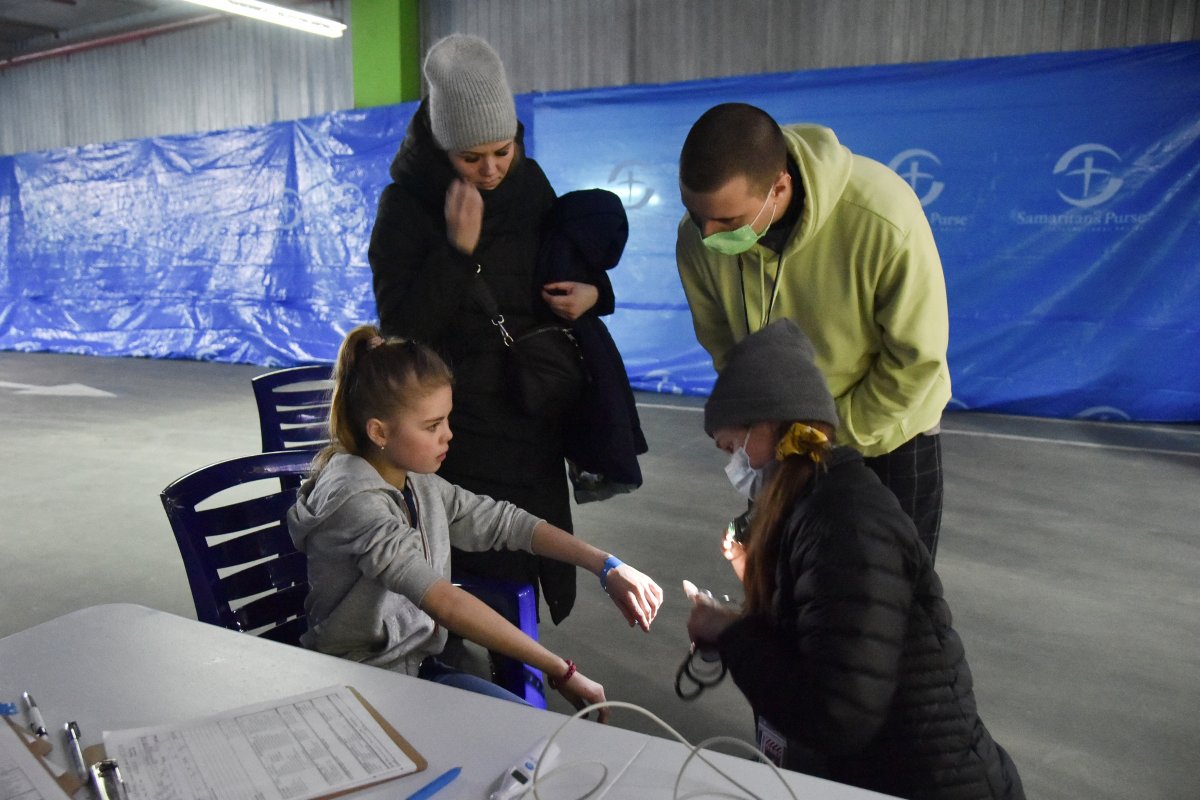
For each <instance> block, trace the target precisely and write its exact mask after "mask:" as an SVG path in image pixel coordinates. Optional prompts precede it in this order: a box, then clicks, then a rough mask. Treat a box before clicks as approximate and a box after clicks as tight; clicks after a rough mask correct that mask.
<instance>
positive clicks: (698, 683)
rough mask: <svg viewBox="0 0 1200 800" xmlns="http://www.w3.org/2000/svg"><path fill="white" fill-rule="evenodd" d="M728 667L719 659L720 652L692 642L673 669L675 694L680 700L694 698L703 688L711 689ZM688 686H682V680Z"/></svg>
mask: <svg viewBox="0 0 1200 800" xmlns="http://www.w3.org/2000/svg"><path fill="white" fill-rule="evenodd" d="M727 672H729V668H728V667H726V666H725V662H724V661H722V660H721V654H720V653H718V652H717V651H716V650H715V649H713V648H709V647H697V646H696V644H695V642H693V643H692V648H691V650H689V651H688V654H687V657H686V658H684V659H683V663H682V664H680V665H679V669H678V670H676V671H675V694H677V695H679V699H680V700H695V699H696V698H697V697H699V696H700V695H701V694H703V693H704V690H705V689H711V688H712V687H714V686H716V685H717V684H718V683H720V682H721V681H723V680H724V679H725V674H726V673H727ZM685 679H686V680H687V681H689V682H690V684H691V685H690V686H687V687H686V688H685V687H684V685H683V684H684V680H685Z"/></svg>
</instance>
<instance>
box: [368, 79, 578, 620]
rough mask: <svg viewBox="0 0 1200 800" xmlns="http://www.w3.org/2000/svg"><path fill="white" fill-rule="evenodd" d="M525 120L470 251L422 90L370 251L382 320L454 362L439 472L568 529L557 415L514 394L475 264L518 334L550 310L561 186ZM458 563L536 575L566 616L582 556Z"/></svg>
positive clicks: (505, 556)
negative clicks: (535, 155)
mask: <svg viewBox="0 0 1200 800" xmlns="http://www.w3.org/2000/svg"><path fill="white" fill-rule="evenodd" d="M522 136H523V131H522V130H520V129H519V130H518V132H517V141H516V147H517V152H516V155H515V157H514V160H513V164H512V166H511V167H510V168H509V171H508V174H507V176H506V177H505V179H504V180H503V181H502V182H501V183H500V185H499V186H498V187H496V189H494V190H492V191H485V192H482V194H483V202H484V217H483V230H482V232H481V235H480V239H479V244H478V246H477V247H476V249H475V252H474V254H472V255H471V256H465V255H463V254H462V253H460V252H458V251H457V250H455V249H454V248H453V247H451V246H450V243H449V241H448V240H447V238H446V219H445V210H444V209H445V202H446V190H447V189H448V188H449V186H450V182H451V181H452V180H453V179H454V178H455V173H454V169H453V167H452V166H451V164H450V160H449V159H448V158H447V157H446V154H445V152H444V151H442V150H441V149H440V148H439V147H438V146H437V144H436V142H435V141H434V139H433V133H432V131H431V129H430V126H429V110H428V100H426V101H425V102H422V103H421V105H420V107H419V108H418V110H417V113H416V114H415V115H414V116H413V119H412V121H411V122H410V123H409V128H408V132H407V134H406V136H405V139H404V142H403V143H402V144H401V146H400V150H399V152H397V153H396V158H395V159H394V160H393V162H392V168H391V176H392V181H393V182H392V183H391V184H390V185H389V186H387V187H386V188H385V189H384V190H383V194H382V195H381V196H380V199H379V210H378V213H377V215H376V218H375V227H374V229H373V230H372V231H371V246H370V249H369V251H368V257H369V260H370V262H371V272H372V275H373V277H374V288H375V303H376V306H377V308H378V311H379V321H380V326H381V328H382V329H383V332H384V333H385V334H387V335H389V336H391V335H398V336H405V337H408V338H412V339H417V340H420V341H422V342H425V343H426V344H429V345H430V346H432V347H433V348H435V349H436V350H437V351H438V352H439V353H441V355H442V356H443V358H445V359H446V361H447V362H448V363H449V364H450V367H451V368H452V369H453V370H454V380H455V386H454V411H453V412H452V413H451V416H450V426H451V430H452V431H453V432H454V439H453V441H452V442H451V445H450V452H449V454H448V456H447V458H446V461H445V463H444V464H443V465H442V469H441V471H440V473H439V474H440V475H441V476H442V477H444V478H446V479H447V480H448V481H450V482H451V483H455V484H458V485H461V486H463V487H465V488H467V489H469V490H471V491H472V492H475V493H477V494H486V495H489V496H491V497H494V498H496V499H500V500H508V501H509V502H512V503H513V504H515V505H517V506H519V507H520V508H523V509H525V510H527V511H529V512H530V513H532V514H536V515H537V516H539V517H542V518H544V519H546V520H548V521H550V522H552V523H553V524H555V525H557V526H559V527H560V528H563V529H565V530H568V531H569V530H571V506H570V499H569V494H568V489H567V481H566V470H565V466H564V461H563V450H562V441H561V434H560V431H559V428H558V425H557V424H556V423H553V422H551V421H549V420H543V419H534V418H531V417H528V416H524V415H523V414H521V412H520V411H519V410H518V409H517V408H516V407H515V406H514V405H513V403H512V401H511V399H510V395H509V386H508V383H507V373H506V371H505V359H506V353H505V348H504V345H503V343H502V341H501V338H500V333H499V331H498V330H497V329H496V327H495V326H494V325H492V323H491V321H490V318H489V317H488V315H487V314H486V313H485V312H484V310H483V308H482V307H481V306H480V305H479V303H478V302H477V301H476V300H475V297H474V295H473V293H472V291H471V284H472V282H473V281H475V280H477V278H476V269H477V265H478V268H479V275H480V276H481V277H482V279H483V280H485V281H486V282H487V284H488V287H489V288H490V289H491V292H492V295H493V296H494V297H495V298H496V302H497V303H498V304H499V306H500V311H501V313H503V315H504V318H505V325H506V327H507V328H508V330H509V332H511V333H512V334H513V335H514V336H515V335H517V334H519V333H521V332H522V331H524V330H526V329H527V328H529V327H531V326H533V325H535V324H538V323H540V322H545V321H549V320H551V319H552V318H553V315H552V313H551V312H550V310H549V308H548V307H547V306H546V304H545V303H544V302H542V300H541V297H540V293H539V292H540V287H539V286H535V285H534V280H533V271H534V266H535V263H536V259H537V252H538V247H539V244H540V235H541V228H542V224H543V221H544V219H545V216H546V214H547V213H548V212H549V210H550V207H551V206H552V204H553V203H554V190H553V189H552V188H551V186H550V182H549V181H548V180H546V176H545V174H544V173H543V172H542V170H541V167H539V166H538V165H537V163H536V162H535V161H533V160H532V159H527V158H524V147H523V139H522ZM453 563H454V567H455V568H456V569H459V568H466V569H469V570H470V571H471V572H474V573H476V574H483V575H490V576H494V577H502V578H507V579H511V580H519V581H528V582H531V583H534V584H535V585H536V584H537V582H538V580H539V578H540V582H541V588H542V593H543V594H544V596H545V597H546V601H547V605H548V606H549V608H550V612H551V617H552V618H553V619H554V621H555V622H558V621H560V620H561V619H563V618H564V617H566V615H567V614H568V613H569V612H570V610H571V606H572V605H573V603H574V599H575V572H574V568H573V567H570V566H569V565H565V564H561V563H560V562H556V561H550V560H542V559H535V558H534V557H533V556H530V555H529V554H527V553H516V552H507V551H506V552H496V553H491V552H489V553H484V554H475V553H472V554H464V553H461V552H459V551H455V553H454V559H453Z"/></svg>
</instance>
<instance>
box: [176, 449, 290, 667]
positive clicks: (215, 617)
mask: <svg viewBox="0 0 1200 800" xmlns="http://www.w3.org/2000/svg"><path fill="white" fill-rule="evenodd" d="M313 455H314V453H313V451H311V450H290V451H283V452H271V453H258V454H255V455H251V456H243V457H241V458H233V459H229V460H227V461H220V462H218V463H216V464H211V465H209V466H207V467H202V468H201V469H198V470H196V471H194V472H191V473H189V474H187V475H185V476H183V477H182V478H179V479H178V480H175V481H172V482H171V484H170V485H168V486H167V487H166V488H165V489H163V491H162V495H161V497H162V503H163V508H164V510H165V511H166V512H167V519H168V520H170V523H171V530H172V531H174V533H175V541H176V543H177V544H178V546H179V553H180V555H181V556H182V557H183V565H184V569H185V570H186V572H187V578H188V585H189V586H190V588H191V590H192V601H193V602H194V603H195V605H196V617H197V618H198V619H199V620H200V621H201V622H207V623H210V624H213V625H220V626H222V627H225V628H230V629H232V630H236V631H248V632H253V633H256V634H257V635H260V636H263V637H265V638H268V639H273V640H275V641H281V642H285V643H287V644H299V640H300V634H302V633H304V631H305V629H306V627H307V622H306V620H305V617H304V598H305V596H307V594H308V574H307V564H306V560H305V556H304V554H303V553H300V552H298V551H297V550H296V548H295V546H294V545H293V544H292V540H291V537H290V536H289V535H288V531H287V511H288V509H289V508H290V507H291V506H292V504H293V503H294V502H295V499H296V488H297V487H298V486H299V483H300V480H301V478H302V477H303V476H304V475H305V474H306V473H307V472H308V469H309V465H310V464H311V462H312V458H313ZM250 485H254V486H253V489H251V488H245V489H241V490H238V491H229V492H227V490H231V489H233V487H242V486H244V487H249V486H250ZM222 493H227V494H226V497H222V498H217V497H216V496H217V495H220V494H222Z"/></svg>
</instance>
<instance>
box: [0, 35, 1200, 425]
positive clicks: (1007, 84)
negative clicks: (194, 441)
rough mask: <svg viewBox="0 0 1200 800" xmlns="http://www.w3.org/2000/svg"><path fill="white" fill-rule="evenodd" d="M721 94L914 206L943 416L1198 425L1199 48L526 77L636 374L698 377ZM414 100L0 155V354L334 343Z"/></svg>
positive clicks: (234, 357) (530, 114)
mask: <svg viewBox="0 0 1200 800" xmlns="http://www.w3.org/2000/svg"><path fill="white" fill-rule="evenodd" d="M730 100H738V101H743V102H749V103H754V104H756V105H759V106H761V107H763V108H765V109H766V110H767V111H769V112H770V113H771V114H772V115H773V116H775V118H776V119H778V120H779V121H780V122H781V123H789V122H816V123H820V124H824V125H828V126H830V127H832V128H833V129H834V130H835V131H836V132H837V134H838V136H839V137H840V139H841V140H842V142H843V143H844V144H846V145H847V146H848V147H850V149H851V150H854V151H855V152H858V153H861V154H864V155H867V156H870V157H872V158H875V159H877V160H879V161H882V162H883V163H885V164H889V165H890V166H891V167H892V168H893V169H895V170H896V171H897V172H898V173H900V174H901V175H902V176H904V177H905V178H906V179H907V180H908V181H909V183H910V184H911V185H912V186H913V188H914V190H915V191H916V193H917V195H918V196H919V197H921V198H922V202H923V204H924V206H925V210H926V213H927V215H928V216H929V219H930V222H931V224H932V226H933V229H934V235H935V236H936V238H937V241H938V246H939V248H940V250H941V253H942V259H943V264H944V267H945V273H946V283H947V290H948V293H949V300H950V324H951V337H950V369H951V373H952V377H953V381H954V400H953V401H952V407H958V408H975V409H987V410H993V411H1004V412H1011V413H1023V414H1036V415H1044V416H1057V417H1095V418H1109V419H1113V418H1120V419H1124V418H1132V419H1140V420H1176V421H1178V420H1197V419H1200V322H1197V319H1198V318H1200V266H1198V262H1200V43H1195V42H1191V43H1185V44H1178V45H1162V46H1152V47H1143V48H1135V49H1127V50H1109V51H1095V52H1087V53H1070V54H1048V55H1035V56H1020V57H1013V58H997V59H983V60H972V61H959V62H943V63H936V64H918V65H904V66H885V67H860V68H850V69H836V70H823V71H816V72H798V73H786V74H773V75H757V76H752V77H745V78H734V79H722V80H711V81H702V82H690V83H681V84H671V85H664V86H644V87H639V86H633V87H623V88H619V89H604V90H584V91H576V92H560V93H548V94H534V95H522V96H520V97H519V98H518V113H519V114H520V116H521V118H522V119H523V120H524V121H525V123H526V126H527V128H528V132H529V136H528V139H527V141H528V144H529V151H530V154H531V155H533V156H534V157H536V158H537V159H538V160H539V161H540V162H541V164H542V166H543V167H544V168H545V170H546V173H547V174H548V175H549V177H550V180H551V182H552V183H553V184H554V186H555V188H556V189H557V190H558V191H559V192H560V193H561V192H566V191H570V190H572V189H578V188H587V187H593V186H599V187H604V188H608V189H611V190H612V191H614V192H616V193H617V194H619V195H620V196H621V197H622V199H623V200H624V202H625V204H626V207H627V209H628V212H629V217H630V229H631V233H630V240H629V246H628V248H627V250H626V254H625V257H624V259H623V261H622V263H621V265H620V266H619V267H618V268H617V269H616V270H615V271H614V272H613V279H614V285H615V288H616V291H617V298H618V310H617V313H616V314H615V315H614V317H613V318H611V319H610V322H609V325H610V328H611V329H612V331H613V334H614V336H615V338H616V340H617V343H618V344H619V345H620V347H621V350H622V352H623V353H624V355H625V358H626V364H627V367H628V369H629V372H630V377H631V379H632V380H633V383H634V385H635V386H636V387H638V388H642V389H652V390H658V391H665V392H685V393H689V394H702V393H706V392H707V391H708V389H709V387H710V386H711V382H712V379H713V374H712V369H711V366H710V364H709V361H708V358H707V355H706V354H705V353H704V352H703V351H702V350H701V349H700V347H699V346H698V345H697V344H696V341H695V338H694V336H693V334H692V329H691V320H690V317H689V315H688V311H687V306H686V303H685V301H684V297H683V290H682V288H681V287H680V285H679V279H678V276H677V274H676V271H675V265H674V239H675V226H676V223H677V221H678V220H679V218H680V215H681V214H682V207H681V205H680V203H679V194H678V189H677V183H676V162H677V159H678V155H679V147H680V145H681V143H682V141H683V138H684V136H685V135H686V133H687V130H688V128H689V127H690V125H691V123H692V122H693V121H694V120H695V118H696V117H697V116H699V115H700V114H701V113H702V112H703V111H704V110H705V109H707V108H708V107H710V106H711V105H714V104H715V103H719V102H725V101H730ZM414 110H415V104H404V105H400V106H390V107H384V108H377V109H370V110H365V111H353V112H338V113H333V114H328V115H325V116H320V117H315V118H312V119H306V120H300V121H296V122H285V123H278V124H273V125H268V126H264V127H255V128H246V129H240V130H232V131H222V132H217V133H208V134H198V135H193V136H170V137H161V138H152V139H144V140H138V141H126V142H115V143H111V144H104V145H94V146H88V147H79V148H72V149H65V150H55V151H50V152H41V153H28V154H22V155H17V156H10V157H3V158H0V349H8V350H51V351H58V352H71V353H88V354H96V355H106V356H118V355H135V356H151V357H167V358H194V359H212V360H220V361H238V362H251V363H257V364H263V365H290V364H294V363H301V362H311V361H328V360H332V358H333V356H334V354H335V352H336V348H337V345H338V342H339V341H340V339H341V336H342V334H343V333H344V332H345V331H346V330H348V329H349V328H350V327H352V326H354V325H355V324H357V323H359V322H364V321H370V320H372V319H374V317H375V307H374V300H373V297H372V294H371V274H370V268H369V266H368V265H367V260H366V253H367V243H368V240H369V237H370V230H371V223H372V220H373V218H374V210H375V204H376V202H377V200H378V198H379V193H380V192H381V191H382V189H383V187H384V186H385V185H386V182H387V180H388V178H387V175H388V165H389V163H390V161H391V158H392V155H393V153H394V151H395V149H396V147H397V145H398V143H399V141H400V139H401V138H402V136H403V133H404V129H405V126H406V125H407V123H408V119H409V117H410V115H411V114H412V112H413V111H414ZM831 313H836V309H833V310H831Z"/></svg>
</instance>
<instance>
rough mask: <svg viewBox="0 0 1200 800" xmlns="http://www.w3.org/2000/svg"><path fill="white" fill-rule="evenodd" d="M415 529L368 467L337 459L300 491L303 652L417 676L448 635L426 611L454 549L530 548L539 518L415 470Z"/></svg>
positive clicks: (296, 515) (343, 456)
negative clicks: (305, 588) (304, 561)
mask: <svg viewBox="0 0 1200 800" xmlns="http://www.w3.org/2000/svg"><path fill="white" fill-rule="evenodd" d="M408 486H409V487H411V489H412V491H413V494H414V497H415V502H416V507H417V520H418V523H419V524H418V526H417V527H415V528H414V527H413V526H412V524H411V521H410V520H409V514H408V509H407V507H406V505H405V502H404V496H403V494H402V493H401V492H400V490H398V489H396V487H394V486H392V485H391V484H390V483H388V482H387V481H385V480H384V479H383V478H382V476H380V474H379V473H378V472H377V471H376V470H375V468H374V467H372V466H371V465H370V464H369V463H367V461H366V460H364V459H362V458H359V457H358V456H355V455H350V454H347V453H337V454H335V455H334V456H333V457H332V458H331V459H330V460H329V462H328V463H327V464H326V465H325V468H324V469H323V470H321V471H320V473H318V474H317V476H316V477H315V479H310V480H308V481H306V482H305V484H304V486H303V487H301V489H300V493H299V496H298V497H297V499H296V504H295V505H294V506H292V508H291V510H290V511H289V512H288V530H289V531H290V532H291V536H292V541H293V542H295V543H296V547H297V548H298V549H299V550H300V551H302V552H303V553H305V554H306V555H307V556H308V581H309V585H310V586H311V588H310V590H309V593H308V598H307V600H305V609H306V611H307V614H308V631H307V632H306V633H305V634H304V636H302V637H301V642H302V643H303V644H304V646H305V647H308V648H311V649H313V650H318V651H320V652H322V653H328V654H330V655H334V656H339V657H341V658H348V659H351V660H353V661H361V662H363V663H365V664H372V665H374V666H378V667H384V668H386V669H391V670H395V671H397V672H405V673H407V674H409V675H415V674H417V670H418V668H419V667H420V665H421V662H422V661H423V660H424V659H425V658H426V657H427V656H431V655H437V654H438V653H440V652H442V648H443V647H445V645H446V630H445V628H443V627H441V626H440V625H438V624H437V623H435V622H434V621H433V619H432V618H431V617H430V616H429V615H428V614H426V613H425V612H424V611H422V610H421V609H420V604H421V601H422V600H423V599H424V597H425V593H426V592H427V591H428V590H429V587H430V586H432V585H433V584H434V583H436V582H437V581H439V580H443V579H445V580H449V578H450V546H451V545H454V546H455V547H458V548H460V549H462V550H499V549H501V548H508V549H510V550H526V551H529V550H530V549H531V542H532V539H533V529H534V526H535V525H537V523H538V522H539V521H540V520H539V519H538V518H537V517H535V516H533V515H532V514H529V513H527V512H525V511H522V510H521V509H519V508H517V507H516V506H514V505H513V504H511V503H506V502H502V501H497V500H493V499H491V498H490V497H485V496H483V495H476V494H472V493H471V492H468V491H467V490H465V489H462V488H460V487H458V486H455V485H453V484H451V483H448V482H447V481H445V480H443V479H442V478H439V477H438V476H437V475H417V474H413V473H409V475H408Z"/></svg>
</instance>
